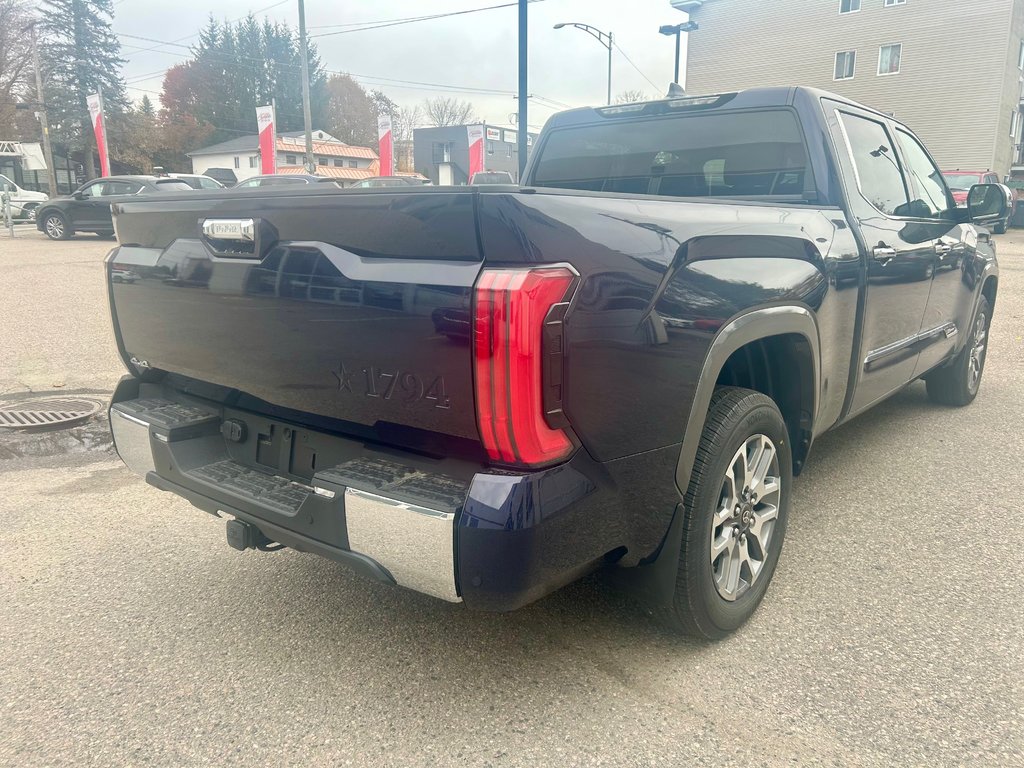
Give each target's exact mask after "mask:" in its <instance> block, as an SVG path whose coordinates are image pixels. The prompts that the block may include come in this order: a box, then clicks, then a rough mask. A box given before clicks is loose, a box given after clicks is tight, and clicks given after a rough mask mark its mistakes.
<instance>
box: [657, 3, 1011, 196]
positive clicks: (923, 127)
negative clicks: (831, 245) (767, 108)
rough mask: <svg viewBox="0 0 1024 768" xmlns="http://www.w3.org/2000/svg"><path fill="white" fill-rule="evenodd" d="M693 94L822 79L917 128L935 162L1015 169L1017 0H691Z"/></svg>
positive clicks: (820, 84) (689, 85) (1005, 171)
mask: <svg viewBox="0 0 1024 768" xmlns="http://www.w3.org/2000/svg"><path fill="white" fill-rule="evenodd" d="M674 5H677V6H679V7H685V9H686V10H688V11H689V13H690V19H691V20H692V21H695V22H697V23H698V24H699V26H700V28H699V29H698V30H697V31H695V32H691V33H690V35H689V48H688V56H687V72H686V90H687V92H688V93H691V94H700V93H716V92H728V91H736V90H741V89H744V88H750V87H754V86H767V85H807V86H813V87H817V88H824V89H827V90H830V91H834V92H836V93H839V94H841V95H843V96H845V97H847V98H850V99H854V100H856V101H859V102H861V103H863V104H866V105H868V106H870V107H874V108H875V109H878V110H880V111H882V112H889V113H891V114H894V115H895V116H896V118H897V119H899V120H900V121H902V122H904V123H906V124H907V125H908V126H910V127H911V128H912V129H913V130H914V131H915V132H917V133H918V134H919V135H920V136H921V137H922V138H923V139H924V141H925V143H926V144H927V145H928V147H929V149H930V150H931V151H932V153H933V154H934V155H935V158H936V160H937V161H938V163H939V165H940V166H941V167H942V168H943V169H955V168H961V169H964V170H967V169H971V170H989V169H991V170H993V171H997V172H998V173H999V174H1000V176H1001V177H1004V176H1008V175H1009V174H1010V172H1011V168H1015V169H1016V171H1017V173H1016V174H1015V175H1021V176H1024V162H1022V160H1024V158H1022V152H1021V145H1022V143H1024V136H1022V134H1024V119H1022V115H1021V97H1022V83H1024V42H1022V38H1024V0H690V1H689V2H676V3H674Z"/></svg>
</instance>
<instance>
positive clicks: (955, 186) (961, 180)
mask: <svg viewBox="0 0 1024 768" xmlns="http://www.w3.org/2000/svg"><path fill="white" fill-rule="evenodd" d="M942 175H943V176H944V177H945V179H946V184H948V185H949V190H950V192H952V193H953V200H954V201H955V202H956V204H957V206H959V207H960V208H966V207H967V193H968V192H970V190H971V187H973V186H974V185H975V184H1001V183H1000V181H999V174H998V173H993V172H992V171H961V170H956V171H943V172H942ZM1004 191H1006V192H1007V193H1008V194H1007V201H1008V203H1009V209H1008V210H1009V211H1010V213H1011V214H1012V212H1013V207H1014V202H1015V201H1014V197H1016V195H1015V193H1014V192H1013V191H1012V190H1010V188H1009V187H1004ZM1008 225H1009V217H1007V220H1006V221H1005V222H1004V221H1001V222H999V223H998V224H996V225H994V226H993V228H992V229H993V231H994V232H995V233H996V234H997V235H1001V234H1003V233H1004V232H1006V228H1007V226H1008Z"/></svg>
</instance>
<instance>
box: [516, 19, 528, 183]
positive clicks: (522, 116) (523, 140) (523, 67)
mask: <svg viewBox="0 0 1024 768" xmlns="http://www.w3.org/2000/svg"><path fill="white" fill-rule="evenodd" d="M528 4H529V0H519V119H518V120H517V121H516V131H517V133H516V138H517V139H518V144H519V179H518V181H519V183H520V184H522V183H523V174H524V173H525V172H526V153H527V149H528V147H529V144H528V143H527V139H528V138H529V130H530V123H529V121H528V118H527V111H528V110H527V107H528V106H529V103H530V94H529V86H528V83H527V68H528V56H527V53H528V51H529V48H528V46H527V23H526V22H527V5H528Z"/></svg>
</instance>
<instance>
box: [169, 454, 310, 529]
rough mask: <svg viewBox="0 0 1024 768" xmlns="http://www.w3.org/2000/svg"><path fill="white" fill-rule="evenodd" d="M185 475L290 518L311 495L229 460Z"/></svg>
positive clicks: (272, 476) (289, 482) (306, 491)
mask: <svg viewBox="0 0 1024 768" xmlns="http://www.w3.org/2000/svg"><path fill="white" fill-rule="evenodd" d="M185 474H187V475H189V476H190V477H193V478H195V479H196V480H199V481H200V482H203V483H207V484H208V485H212V486H214V487H215V488H218V489H222V490H225V491H228V492H230V493H233V494H235V495H236V496H241V497H243V498H245V499H248V500H250V501H252V502H253V503H255V504H257V505H259V506H261V507H264V508H266V509H271V510H273V511H274V512H278V513H279V514H282V515H288V516H289V517H290V516H293V515H295V514H296V513H297V512H298V511H299V507H301V506H302V503H303V502H304V501H305V500H306V499H308V498H309V496H310V494H311V493H312V490H311V489H309V488H306V487H305V486H302V485H299V484H298V483H293V482H291V481H290V480H286V479H285V478H283V477H277V476H275V475H268V474H266V473H263V472H259V471H257V470H255V469H249V468H248V467H245V466H243V465H241V464H237V463H235V462H234V461H230V460H228V461H218V462H216V463H214V464H207V465H206V466H203V467H198V468H196V469H192V470H189V471H188V472H186V473H185Z"/></svg>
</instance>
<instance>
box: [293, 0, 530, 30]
mask: <svg viewBox="0 0 1024 768" xmlns="http://www.w3.org/2000/svg"><path fill="white" fill-rule="evenodd" d="M526 1H527V2H528V3H543V2H544V1H545V0H526ZM518 5H519V3H518V2H516V3H502V4H500V5H488V6H485V7H483V8H468V9H466V10H464V11H449V12H447V13H435V14H431V15H429V16H411V17H409V18H405V19H390V20H384V21H380V22H366V24H368V25H369V26H361V27H358V28H357V29H339V30H336V31H334V32H321V33H319V34H317V35H310V37H311V38H312V37H331V36H332V35H347V34H349V33H350V32H367V31H369V30H371V29H384V28H385V27H397V26H400V25H402V24H414V23H416V22H420V21H432V20H434V19H446V18H448V17H450V16H464V15H466V14H467V13H480V12H481V11H493V10H495V9H497V8H512V7H514V6H518ZM326 26H341V25H326ZM320 28H323V27H320Z"/></svg>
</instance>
